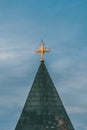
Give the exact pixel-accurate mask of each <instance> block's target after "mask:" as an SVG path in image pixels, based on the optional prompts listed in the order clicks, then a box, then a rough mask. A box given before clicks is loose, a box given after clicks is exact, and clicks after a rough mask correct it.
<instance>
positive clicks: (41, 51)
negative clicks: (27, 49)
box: [35, 40, 50, 61]
mask: <svg viewBox="0 0 87 130" xmlns="http://www.w3.org/2000/svg"><path fill="white" fill-rule="evenodd" d="M49 51H50V49H49V48H45V47H44V43H43V41H42V40H41V43H40V48H39V49H36V50H35V52H36V53H40V54H41V58H40V61H44V53H45V52H49Z"/></svg>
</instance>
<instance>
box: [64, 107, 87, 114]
mask: <svg viewBox="0 0 87 130" xmlns="http://www.w3.org/2000/svg"><path fill="white" fill-rule="evenodd" d="M66 108H67V111H68V112H69V113H70V114H82V113H85V114H87V108H83V107H78V106H69V107H66Z"/></svg>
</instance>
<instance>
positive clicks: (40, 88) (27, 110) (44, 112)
mask: <svg viewBox="0 0 87 130" xmlns="http://www.w3.org/2000/svg"><path fill="white" fill-rule="evenodd" d="M49 51H50V50H49V49H48V48H45V47H44V44H43V42H41V45H40V48H39V49H37V50H36V51H35V52H36V53H40V54H41V62H40V66H39V68H38V71H37V73H36V76H35V79H34V81H33V84H32V87H31V89H30V92H29V95H28V97H27V100H26V102H25V105H24V107H23V110H22V113H21V115H20V118H19V120H18V123H17V125H16V127H15V130H74V128H73V125H72V123H71V120H70V118H69V116H68V115H67V113H66V110H65V108H64V105H63V103H62V101H61V98H60V96H59V94H58V92H57V90H56V87H55V85H54V83H53V81H52V79H51V77H50V75H49V72H48V70H47V68H46V65H45V63H44V62H45V61H44V53H45V52H49Z"/></svg>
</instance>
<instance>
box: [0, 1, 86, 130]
mask: <svg viewBox="0 0 87 130" xmlns="http://www.w3.org/2000/svg"><path fill="white" fill-rule="evenodd" d="M41 39H43V41H44V43H45V47H47V48H50V50H51V51H50V53H47V54H45V65H46V67H47V69H48V72H49V73H50V76H51V78H52V80H53V82H54V84H55V87H56V89H57V91H58V93H59V95H60V97H61V99H62V102H63V104H64V106H65V109H66V111H67V113H68V115H69V117H70V119H71V121H72V124H73V126H74V128H75V130H87V0H0V130H14V129H15V127H16V124H17V121H18V119H19V117H20V114H21V111H22V109H23V106H24V103H25V101H26V98H27V96H28V93H29V90H30V88H31V86H32V83H33V81H34V78H35V75H36V72H37V70H38V68H39V65H40V55H39V54H35V52H34V50H35V49H37V48H39V46H40V42H41Z"/></svg>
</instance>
